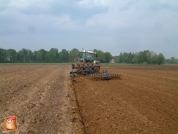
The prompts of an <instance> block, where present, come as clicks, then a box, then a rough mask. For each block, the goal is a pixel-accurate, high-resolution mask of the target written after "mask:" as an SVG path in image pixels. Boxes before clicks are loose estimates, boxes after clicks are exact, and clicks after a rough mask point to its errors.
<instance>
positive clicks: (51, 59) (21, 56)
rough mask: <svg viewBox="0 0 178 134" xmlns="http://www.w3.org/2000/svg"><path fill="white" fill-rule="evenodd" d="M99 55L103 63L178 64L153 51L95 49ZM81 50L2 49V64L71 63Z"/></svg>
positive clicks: (177, 61)
mask: <svg viewBox="0 0 178 134" xmlns="http://www.w3.org/2000/svg"><path fill="white" fill-rule="evenodd" d="M93 51H94V52H96V53H97V55H98V57H97V60H99V61H100V62H101V63H109V62H110V61H111V59H114V61H115V63H128V64H159V65H160V64H164V63H167V64H178V59H176V58H175V57H171V58H170V59H165V56H164V55H163V54H162V53H159V54H156V53H154V52H153V51H149V50H144V51H140V52H137V53H131V52H130V53H127V52H123V53H120V54H119V55H118V56H113V55H111V53H110V52H103V51H102V50H97V49H94V50H93ZM78 52H79V50H78V49H76V48H73V49H72V50H70V51H68V50H66V49H62V50H61V51H59V50H58V49H57V48H51V49H50V50H49V51H47V50H44V49H40V50H38V51H31V50H29V49H25V48H23V49H21V50H19V51H16V50H14V49H3V48H0V63H70V62H73V61H74V59H76V58H78Z"/></svg>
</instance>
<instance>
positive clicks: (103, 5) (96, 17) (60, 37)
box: [0, 0, 178, 58]
mask: <svg viewBox="0 0 178 134" xmlns="http://www.w3.org/2000/svg"><path fill="white" fill-rule="evenodd" d="M0 48H3V49H15V50H16V51H19V50H21V49H22V48H26V49H30V50H32V51H35V50H39V49H45V50H48V51H49V50H50V49H51V48H58V50H59V51H61V50H62V49H66V50H72V49H73V48H77V49H79V50H82V48H84V49H85V50H93V49H98V50H102V51H103V52H110V53H111V54H112V55H113V56H116V55H119V54H120V53H121V52H132V53H135V52H139V51H143V50H150V51H154V52H155V53H157V54H159V53H163V54H164V56H165V57H166V58H170V57H172V56H173V57H176V58H178V0H0Z"/></svg>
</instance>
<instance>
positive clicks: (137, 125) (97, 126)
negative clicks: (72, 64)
mask: <svg viewBox="0 0 178 134" xmlns="http://www.w3.org/2000/svg"><path fill="white" fill-rule="evenodd" d="M101 69H103V70H105V69H107V70H108V71H109V72H110V73H114V72H115V73H122V76H123V80H109V81H108V80H107V81H103V80H100V81H99V80H98V81H95V80H91V79H90V78H89V77H83V76H80V77H76V78H75V81H78V82H74V83H73V88H74V90H75V93H76V96H77V101H78V103H79V109H80V113H81V116H82V121H83V123H84V128H85V132H86V133H90V134H116V133H118V134H131V133H132V134H134V133H146V134H148V133H159V134H177V133H178V97H177V96H178V66H104V67H102V68H101Z"/></svg>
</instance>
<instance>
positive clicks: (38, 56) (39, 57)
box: [36, 49, 46, 63]
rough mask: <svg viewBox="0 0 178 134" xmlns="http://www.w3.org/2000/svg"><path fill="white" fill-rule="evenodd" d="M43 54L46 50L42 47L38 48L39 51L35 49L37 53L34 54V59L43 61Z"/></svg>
mask: <svg viewBox="0 0 178 134" xmlns="http://www.w3.org/2000/svg"><path fill="white" fill-rule="evenodd" d="M45 54H46V51H45V50H44V49H40V50H39V51H37V55H36V60H37V62H42V63H43V62H45Z"/></svg>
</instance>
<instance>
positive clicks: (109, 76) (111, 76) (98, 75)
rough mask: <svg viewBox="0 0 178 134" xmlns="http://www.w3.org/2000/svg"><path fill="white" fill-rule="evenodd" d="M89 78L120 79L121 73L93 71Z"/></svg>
mask: <svg viewBox="0 0 178 134" xmlns="http://www.w3.org/2000/svg"><path fill="white" fill-rule="evenodd" d="M90 77H91V79H94V80H111V79H122V75H121V74H118V73H116V74H109V73H108V71H107V70H106V71H103V72H101V73H94V74H91V75H90Z"/></svg>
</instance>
